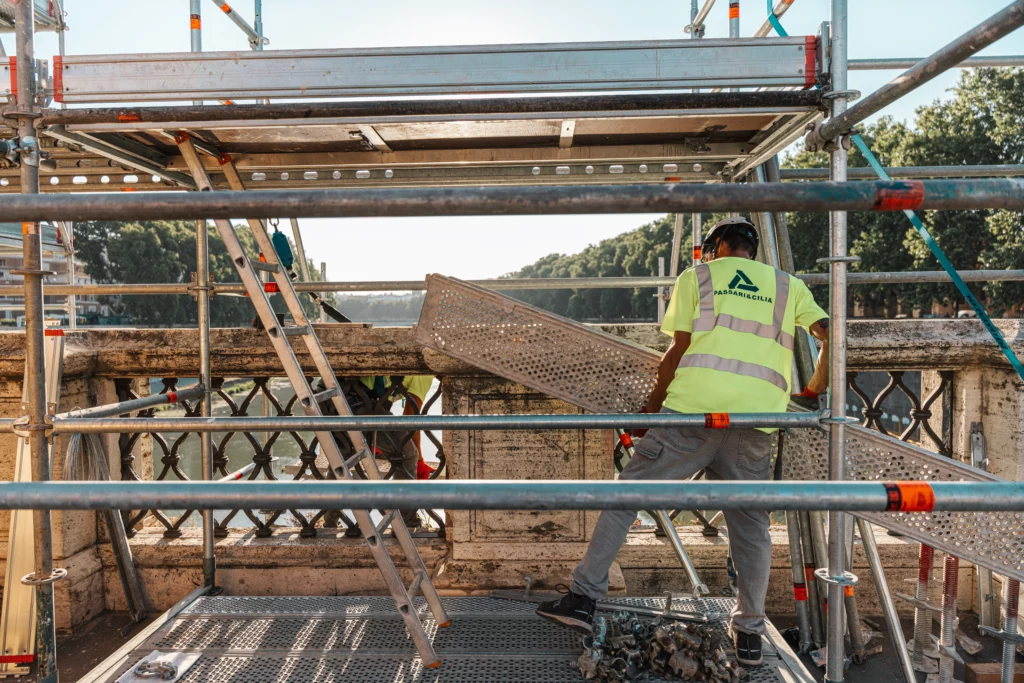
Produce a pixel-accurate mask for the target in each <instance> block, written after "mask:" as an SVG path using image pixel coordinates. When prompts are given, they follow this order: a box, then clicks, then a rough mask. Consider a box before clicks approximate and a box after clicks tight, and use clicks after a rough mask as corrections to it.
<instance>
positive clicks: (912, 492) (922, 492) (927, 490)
mask: <svg viewBox="0 0 1024 683" xmlns="http://www.w3.org/2000/svg"><path fill="white" fill-rule="evenodd" d="M885 494H886V496H887V498H888V504H887V505H886V508H885V509H886V511H888V512H931V511H932V510H934V509H935V491H933V490H932V487H931V484H929V483H928V482H925V481H908V482H902V483H887V484H885Z"/></svg>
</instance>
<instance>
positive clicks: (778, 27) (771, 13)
mask: <svg viewBox="0 0 1024 683" xmlns="http://www.w3.org/2000/svg"><path fill="white" fill-rule="evenodd" d="M768 23H769V24H771V25H772V28H773V29H775V32H776V33H778V34H779V35H780V36H782V37H783V38H786V37H788V36H789V34H788V33H786V29H784V28H782V22H780V21H779V18H778V17H777V16H775V8H773V7H772V0H768Z"/></svg>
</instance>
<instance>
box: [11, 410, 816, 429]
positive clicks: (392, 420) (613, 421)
mask: <svg viewBox="0 0 1024 683" xmlns="http://www.w3.org/2000/svg"><path fill="white" fill-rule="evenodd" d="M715 418H716V420H717V422H716V421H712V419H711V418H710V417H709V416H708V415H702V414H683V413H657V414H649V413H608V414H598V413H588V414H585V415H365V416H364V415H356V416H323V417H309V416H306V417H295V416H283V417H282V416H277V417H269V418H264V417H218V418H204V417H174V418H162V417H143V418H134V417H126V418H99V419H79V418H77V417H75V418H72V417H68V418H61V417H60V416H57V417H54V418H53V419H52V424H53V433H54V434H146V433H154V434H155V433H160V432H263V431H272V432H304V431H324V430H327V431H332V432H336V431H356V430H358V431H370V432H388V431H405V430H413V431H422V430H438V429H460V430H461V429H468V430H495V429H499V430H500V429H531V430H534V429H617V428H621V429H654V428H671V427H695V428H699V429H711V428H713V427H712V426H711V425H713V424H719V423H720V422H721V421H722V420H725V422H726V424H727V426H726V427H725V428H726V429H741V428H744V429H745V428H759V427H779V428H789V427H793V428H804V429H809V428H812V427H819V426H820V425H819V419H820V418H821V416H820V415H819V414H818V413H729V414H725V413H716V414H715ZM726 418H728V419H726ZM14 423H15V420H14V418H3V419H0V433H13V432H14ZM714 428H716V429H718V428H720V427H714Z"/></svg>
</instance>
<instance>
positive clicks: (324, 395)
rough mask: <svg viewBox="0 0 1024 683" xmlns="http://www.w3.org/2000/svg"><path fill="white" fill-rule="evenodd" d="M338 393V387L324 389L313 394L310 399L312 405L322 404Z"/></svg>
mask: <svg viewBox="0 0 1024 683" xmlns="http://www.w3.org/2000/svg"><path fill="white" fill-rule="evenodd" d="M340 393H341V389H339V388H338V387H331V388H330V389H324V390H323V391H320V392H317V393H315V394H313V396H312V397H311V398H312V401H313V403H323V402H324V401H329V400H331V399H332V398H334V397H335V396H337V395H338V394H340Z"/></svg>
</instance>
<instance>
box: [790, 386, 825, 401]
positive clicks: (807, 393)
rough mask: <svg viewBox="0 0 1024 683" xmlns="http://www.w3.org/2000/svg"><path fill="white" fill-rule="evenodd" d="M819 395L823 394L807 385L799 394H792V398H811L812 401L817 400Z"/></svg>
mask: <svg viewBox="0 0 1024 683" xmlns="http://www.w3.org/2000/svg"><path fill="white" fill-rule="evenodd" d="M819 396H821V394H819V393H818V392H817V391H813V390H811V389H809V388H807V387H804V390H803V391H801V392H800V393H799V394H792V395H791V396H790V398H809V399H811V400H812V401H817V400H818V397H819Z"/></svg>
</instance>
